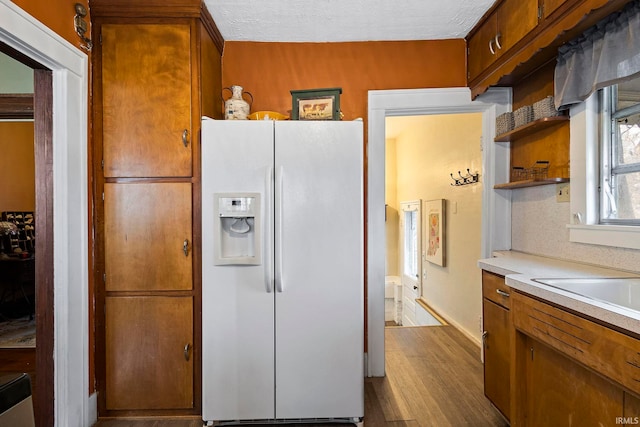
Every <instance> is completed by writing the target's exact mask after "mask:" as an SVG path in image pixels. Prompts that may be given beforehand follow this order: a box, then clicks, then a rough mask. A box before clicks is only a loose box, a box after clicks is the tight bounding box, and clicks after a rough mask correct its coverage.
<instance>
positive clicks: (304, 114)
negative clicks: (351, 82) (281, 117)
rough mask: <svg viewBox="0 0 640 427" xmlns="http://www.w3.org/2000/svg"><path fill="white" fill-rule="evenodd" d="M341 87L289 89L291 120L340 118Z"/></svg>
mask: <svg viewBox="0 0 640 427" xmlns="http://www.w3.org/2000/svg"><path fill="white" fill-rule="evenodd" d="M341 93H342V88H339V87H338V88H327V89H306V90H292V91H291V101H292V106H291V119H292V120H340V94H341Z"/></svg>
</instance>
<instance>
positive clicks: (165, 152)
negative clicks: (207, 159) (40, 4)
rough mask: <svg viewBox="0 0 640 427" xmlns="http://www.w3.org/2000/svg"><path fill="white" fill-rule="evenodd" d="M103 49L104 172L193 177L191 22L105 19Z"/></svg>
mask: <svg viewBox="0 0 640 427" xmlns="http://www.w3.org/2000/svg"><path fill="white" fill-rule="evenodd" d="M101 49H102V115H103V116H102V128H103V129H102V132H103V150H104V153H103V155H104V157H103V158H104V176H105V177H176V176H191V175H192V160H191V156H192V145H191V141H190V139H191V137H192V132H191V60H192V59H191V42H190V27H189V25H186V24H184V25H169V24H162V25H154V24H137V25H132V24H126V25H117V24H104V25H103V26H102V46H101ZM183 136H184V138H185V139H184V141H183ZM185 141H186V143H185Z"/></svg>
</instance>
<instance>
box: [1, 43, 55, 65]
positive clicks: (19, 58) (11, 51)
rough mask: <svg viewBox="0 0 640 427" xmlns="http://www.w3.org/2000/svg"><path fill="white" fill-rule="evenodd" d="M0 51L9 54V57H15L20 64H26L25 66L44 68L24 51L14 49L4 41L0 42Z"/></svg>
mask: <svg viewBox="0 0 640 427" xmlns="http://www.w3.org/2000/svg"><path fill="white" fill-rule="evenodd" d="M0 52H2V53H5V54H7V55H9V56H10V57H11V58H13V59H15V60H16V61H18V62H21V63H22V64H24V65H26V66H27V67H31V68H33V69H34V70H44V69H46V68H45V67H43V66H42V64H40V63H39V62H36V61H34V60H33V59H31V58H29V57H28V56H27V55H25V54H24V53H22V52H19V51H17V50H15V49H14V48H12V47H11V46H9V45H7V44H6V43H3V42H0Z"/></svg>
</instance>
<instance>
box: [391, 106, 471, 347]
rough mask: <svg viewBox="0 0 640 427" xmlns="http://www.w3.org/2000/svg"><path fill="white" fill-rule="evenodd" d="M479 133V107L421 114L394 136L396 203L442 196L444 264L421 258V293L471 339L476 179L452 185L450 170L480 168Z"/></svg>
mask: <svg viewBox="0 0 640 427" xmlns="http://www.w3.org/2000/svg"><path fill="white" fill-rule="evenodd" d="M394 119H396V118H387V120H394ZM481 136H482V113H465V114H447V115H430V116H421V118H420V120H419V121H417V122H415V123H414V124H413V125H412V126H410V127H407V128H406V129H405V130H404V131H402V132H401V133H400V134H399V135H397V137H396V139H395V142H396V147H395V151H396V153H395V154H396V161H397V163H396V169H397V172H396V173H397V203H398V204H399V203H400V202H402V201H409V200H415V199H422V200H423V201H426V200H433V199H447V203H446V206H445V209H446V211H447V212H446V230H445V239H446V244H445V251H446V252H445V256H446V265H445V267H440V266H437V265H434V264H431V263H429V262H426V261H423V273H426V280H424V281H423V284H422V289H423V291H422V293H423V296H424V297H425V300H426V301H427V302H428V304H429V305H430V306H431V307H433V308H434V309H435V310H436V311H437V312H438V313H439V314H440V315H442V316H443V317H444V318H445V319H446V320H447V321H449V322H450V323H451V324H453V325H455V326H456V327H457V328H459V329H460V330H462V332H464V333H465V334H466V335H468V336H470V337H472V338H474V339H475V340H476V341H479V340H480V330H479V326H478V322H479V317H480V314H481V311H482V310H481V301H482V296H481V273H480V270H479V269H478V268H477V261H478V259H479V258H481V230H482V223H481V215H482V182H480V183H476V184H471V185H466V186H460V187H456V186H452V185H451V184H452V183H453V180H452V179H451V176H450V174H451V173H453V174H454V175H457V173H458V171H462V173H463V175H464V174H466V169H467V168H469V169H470V170H471V172H472V173H476V172H480V171H481V169H482V152H481V149H480V141H481ZM387 148H388V147H387ZM387 160H388V161H389V158H388V159H387ZM481 181H482V179H481ZM395 209H396V210H397V209H398V206H397V205H396V207H395ZM454 212H455V213H454ZM423 226H424V224H423ZM423 234H424V230H423ZM425 241H426V239H424V238H423V242H425ZM423 278H424V274H423Z"/></svg>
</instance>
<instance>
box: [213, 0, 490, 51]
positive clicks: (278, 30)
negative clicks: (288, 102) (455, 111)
mask: <svg viewBox="0 0 640 427" xmlns="http://www.w3.org/2000/svg"><path fill="white" fill-rule="evenodd" d="M493 2H494V0H287V1H285V0H273V1H265V0H244V1H237V0H205V3H206V5H207V8H208V9H209V12H210V13H211V15H212V16H213V19H214V21H215V22H216V25H217V26H218V28H219V30H220V33H222V36H223V37H224V39H225V40H226V41H256V42H345V41H380V40H436V39H455V38H463V37H464V36H466V35H467V33H468V32H469V30H471V28H473V26H474V25H475V23H476V22H477V21H478V20H479V19H480V17H481V16H482V15H483V14H484V13H485V12H486V11H487V10H488V9H489V7H491V5H492V4H493Z"/></svg>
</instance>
